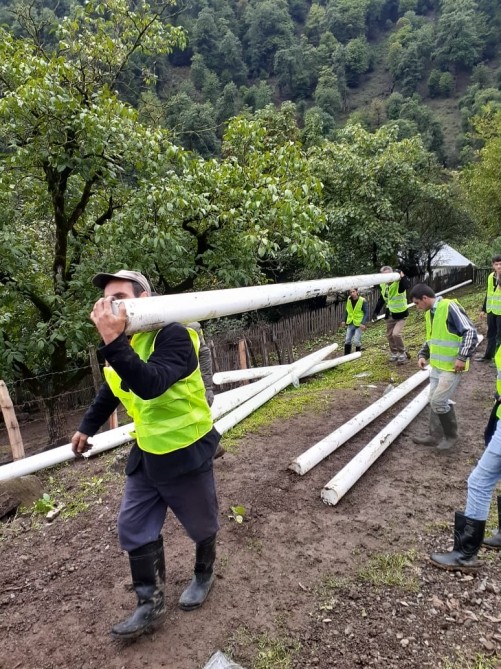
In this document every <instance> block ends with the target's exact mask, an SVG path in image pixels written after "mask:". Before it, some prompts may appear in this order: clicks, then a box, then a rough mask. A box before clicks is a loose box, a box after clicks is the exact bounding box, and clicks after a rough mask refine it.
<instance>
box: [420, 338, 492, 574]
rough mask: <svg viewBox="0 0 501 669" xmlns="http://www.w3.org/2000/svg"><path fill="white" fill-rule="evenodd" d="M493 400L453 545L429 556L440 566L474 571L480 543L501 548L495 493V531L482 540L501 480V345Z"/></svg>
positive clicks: (457, 512)
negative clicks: (449, 549) (495, 492)
mask: <svg viewBox="0 0 501 669" xmlns="http://www.w3.org/2000/svg"><path fill="white" fill-rule="evenodd" d="M495 360H496V369H497V382H496V401H495V403H494V407H493V409H492V412H491V416H490V419H489V422H488V424H487V428H486V430H485V435H484V436H485V444H486V449H485V451H484V453H483V455H482V457H481V458H480V460H479V461H478V464H477V466H476V467H475V469H474V470H473V471H472V472H471V474H470V476H469V477H468V497H467V499H466V508H465V511H464V513H461V512H460V511H456V513H455V517H454V546H453V549H452V551H449V552H448V553H433V554H432V555H431V556H430V558H431V562H432V564H433V565H434V566H435V567H440V568H441V569H448V570H455V571H464V572H475V571H478V569H480V567H481V566H482V564H483V563H482V562H481V560H477V554H478V551H479V550H480V547H481V546H482V544H483V545H484V546H488V547H489V548H494V549H495V550H501V496H500V495H498V498H497V507H498V531H497V533H496V534H495V535H494V536H492V537H489V538H487V539H484V533H485V522H486V520H487V518H488V516H489V509H490V504H491V498H492V493H493V491H494V488H495V486H496V484H497V483H498V482H499V481H500V480H501V420H500V419H501V346H500V347H499V348H498V350H497V353H496V357H495Z"/></svg>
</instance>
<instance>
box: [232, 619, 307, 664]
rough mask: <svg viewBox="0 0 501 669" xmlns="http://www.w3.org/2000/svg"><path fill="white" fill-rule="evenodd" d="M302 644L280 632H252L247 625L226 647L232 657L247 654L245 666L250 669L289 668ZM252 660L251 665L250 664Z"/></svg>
mask: <svg viewBox="0 0 501 669" xmlns="http://www.w3.org/2000/svg"><path fill="white" fill-rule="evenodd" d="M300 648H301V644H300V643H299V642H298V641H295V640H293V639H291V638H290V636H286V635H285V634H280V635H277V636H273V635H271V634H270V633H269V632H263V633H262V634H252V633H251V632H250V630H249V629H247V628H246V627H240V628H238V629H237V630H235V632H234V633H233V634H232V635H231V637H230V639H229V640H228V643H227V644H226V647H225V653H227V654H228V655H229V656H230V657H235V656H237V657H238V656H240V655H245V656H246V658H248V657H249V656H251V658H252V659H250V660H247V661H246V664H245V666H246V667H249V669H289V667H290V666H291V663H292V659H293V657H294V655H295V654H296V653H297V652H298V651H299V650H300ZM249 662H250V665H249Z"/></svg>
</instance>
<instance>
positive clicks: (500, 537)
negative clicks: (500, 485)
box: [483, 495, 501, 551]
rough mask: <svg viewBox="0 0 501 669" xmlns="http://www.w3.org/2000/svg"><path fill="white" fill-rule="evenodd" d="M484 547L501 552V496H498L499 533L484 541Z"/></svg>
mask: <svg viewBox="0 0 501 669" xmlns="http://www.w3.org/2000/svg"><path fill="white" fill-rule="evenodd" d="M483 545H484V546H488V547H489V548H495V549H496V550H498V551H501V495H498V531H497V534H494V535H493V536H492V537H488V538H487V539H484V541H483Z"/></svg>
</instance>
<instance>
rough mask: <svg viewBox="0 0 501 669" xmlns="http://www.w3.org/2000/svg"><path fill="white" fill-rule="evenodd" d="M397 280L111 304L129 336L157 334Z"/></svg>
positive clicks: (365, 277) (354, 279) (338, 281)
mask: <svg viewBox="0 0 501 669" xmlns="http://www.w3.org/2000/svg"><path fill="white" fill-rule="evenodd" d="M399 277H400V275H399V274H398V273H397V272H392V273H391V274H361V275H357V276H344V277H339V278H331V279H318V280H317V281H299V282H297V283H279V284H273V285H268V286H249V287H247V288H228V289H225V290H211V291H207V292H201V293H182V294H180V295H157V296H155V297H144V298H140V299H134V300H119V301H117V302H115V303H114V304H113V309H114V310H115V311H116V310H117V309H118V303H119V302H123V304H124V305H125V308H126V311H127V328H126V332H127V334H132V333H133V332H143V331H148V330H158V329H159V328H162V327H164V326H165V325H167V324H168V323H173V322H174V321H178V322H180V323H191V322H192V321H203V320H207V319H209V318H219V317H221V316H229V315H231V314H242V313H244V312H246V311H254V310H255V309H263V308H264V307H273V306H276V305H278V304H287V303H288V302H296V301H297V300H307V299H311V298H313V297H318V296H319V295H327V294H328V293H333V292H336V291H339V290H349V289H350V288H353V287H354V286H358V287H366V286H373V285H376V284H380V283H390V282H391V281H396V280H397V279H398V278H399Z"/></svg>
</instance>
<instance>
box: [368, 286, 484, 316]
mask: <svg viewBox="0 0 501 669" xmlns="http://www.w3.org/2000/svg"><path fill="white" fill-rule="evenodd" d="M472 281H473V279H468V281H463V283H458V284H456V285H455V286H452V288H445V290H441V291H440V292H439V293H435V295H436V296H437V297H438V296H439V295H445V293H450V292H451V291H452V290H457V289H458V288H462V287H463V286H467V285H468V284H469V283H471V282H472ZM415 306H416V305H415V304H414V302H409V304H408V305H407V309H410V308H411V307H415ZM381 318H384V314H380V315H379V316H378V317H377V318H376V320H377V321H379V320H381Z"/></svg>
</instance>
